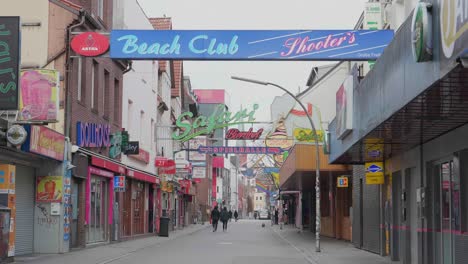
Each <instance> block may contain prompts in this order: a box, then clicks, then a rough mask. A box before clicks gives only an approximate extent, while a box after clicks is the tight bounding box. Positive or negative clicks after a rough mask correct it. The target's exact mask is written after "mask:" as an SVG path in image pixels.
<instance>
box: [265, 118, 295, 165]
mask: <svg viewBox="0 0 468 264" xmlns="http://www.w3.org/2000/svg"><path fill="white" fill-rule="evenodd" d="M265 145H266V146H267V147H274V148H281V149H282V150H283V152H280V153H276V154H274V155H273V159H274V161H275V165H276V166H277V167H281V166H282V164H283V162H284V161H285V160H286V159H285V152H287V151H288V150H289V149H290V148H291V147H292V146H293V145H294V140H292V139H290V138H288V132H287V131H286V125H285V119H284V118H283V117H281V118H279V120H278V122H277V124H276V127H275V128H274V130H273V131H271V132H270V133H269V134H268V135H267V136H266V138H265Z"/></svg>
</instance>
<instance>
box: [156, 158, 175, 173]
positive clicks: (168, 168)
mask: <svg viewBox="0 0 468 264" xmlns="http://www.w3.org/2000/svg"><path fill="white" fill-rule="evenodd" d="M159 172H160V173H161V174H169V175H173V174H175V173H176V164H175V161H174V160H172V159H168V160H167V161H166V163H165V166H164V167H161V168H160V169H159Z"/></svg>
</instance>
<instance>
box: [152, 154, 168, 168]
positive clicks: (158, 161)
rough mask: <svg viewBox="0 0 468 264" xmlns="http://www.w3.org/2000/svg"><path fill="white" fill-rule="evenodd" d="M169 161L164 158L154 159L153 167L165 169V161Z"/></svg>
mask: <svg viewBox="0 0 468 264" xmlns="http://www.w3.org/2000/svg"><path fill="white" fill-rule="evenodd" d="M168 160H169V159H168V158H166V157H159V156H158V157H156V159H155V160H154V166H155V167H166V164H167V161H168Z"/></svg>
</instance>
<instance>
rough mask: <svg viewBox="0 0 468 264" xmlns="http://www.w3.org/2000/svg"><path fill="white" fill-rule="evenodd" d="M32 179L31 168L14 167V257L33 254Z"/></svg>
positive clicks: (32, 171)
mask: <svg viewBox="0 0 468 264" xmlns="http://www.w3.org/2000/svg"><path fill="white" fill-rule="evenodd" d="M34 179H35V178H34V169H33V168H29V167H23V166H17V167H16V191H15V192H16V236H15V237H16V239H15V240H16V241H15V255H16V256H18V255H25V254H31V253H33V242H34V194H35V191H34Z"/></svg>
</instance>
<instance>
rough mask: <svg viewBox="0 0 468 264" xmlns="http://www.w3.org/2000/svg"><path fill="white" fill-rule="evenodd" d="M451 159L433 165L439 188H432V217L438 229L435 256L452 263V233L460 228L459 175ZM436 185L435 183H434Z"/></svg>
mask: <svg viewBox="0 0 468 264" xmlns="http://www.w3.org/2000/svg"><path fill="white" fill-rule="evenodd" d="M456 171H457V170H456V169H455V167H454V162H453V160H452V159H450V160H445V161H442V162H440V163H438V164H436V165H435V171H434V172H435V174H436V175H435V176H436V179H435V180H436V181H438V183H439V184H440V185H439V188H438V189H435V190H434V193H435V195H434V199H436V200H437V199H438V200H439V201H438V205H439V206H436V207H435V214H434V217H435V218H436V219H437V218H438V219H439V221H437V220H436V221H435V229H436V230H438V231H439V230H440V233H439V234H440V236H439V239H436V245H435V249H436V251H438V252H437V254H436V256H438V258H439V259H440V263H442V264H454V263H455V262H454V257H453V256H454V254H455V251H454V242H455V241H454V239H455V237H454V233H455V232H456V231H457V230H460V176H459V174H458V173H456ZM436 186H437V185H436Z"/></svg>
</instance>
